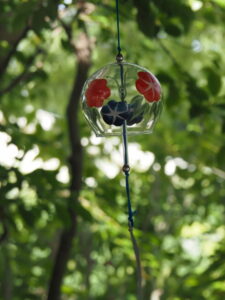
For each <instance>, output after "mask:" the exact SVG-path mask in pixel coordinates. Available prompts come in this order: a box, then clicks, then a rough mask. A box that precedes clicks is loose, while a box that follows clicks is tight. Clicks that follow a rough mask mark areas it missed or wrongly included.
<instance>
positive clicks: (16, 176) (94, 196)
mask: <svg viewBox="0 0 225 300" xmlns="http://www.w3.org/2000/svg"><path fill="white" fill-rule="evenodd" d="M119 2H120V12H121V16H120V17H121V39H122V50H123V54H124V56H125V59H126V61H128V62H131V63H136V64H139V65H141V66H143V67H145V68H147V69H149V70H150V71H151V72H153V73H154V74H155V75H156V76H157V77H158V79H159V80H160V82H161V84H162V88H163V94H164V110H163V113H162V115H161V118H160V120H159V122H158V124H157V126H156V127H155V130H154V133H153V134H151V135H144V136H136V137H131V138H130V139H129V151H130V165H131V167H132V172H131V176H130V181H131V187H132V191H131V193H132V202H133V206H134V208H136V209H137V211H138V214H137V216H136V217H135V227H136V229H135V235H136V237H137V241H138V244H139V247H140V252H141V259H142V268H143V279H144V280H143V290H144V300H201V299H204V300H209V299H210V300H222V299H225V246H224V245H225V223H224V222H225V218H224V206H225V185H224V180H225V170H224V167H225V155H224V153H225V76H224V69H225V61H224V24H225V2H224V0H201V1H200V0H182V1H181V0H151V1H150V0H142V1H138V0H133V1H132V0H121V1H119ZM0 6H1V9H0V164H1V166H0V247H1V251H0V278H1V279H0V287H1V290H0V299H2V300H32V299H37V300H40V299H48V300H58V299H62V300H78V299H79V300H119V299H124V300H135V299H136V281H137V278H136V273H135V257H134V253H133V249H132V244H131V241H130V239H129V232H128V230H127V214H126V212H127V208H126V197H125V189H124V176H123V174H122V172H121V166H122V147H121V139H120V138H118V137H112V138H96V137H95V136H94V135H93V133H92V132H91V130H90V128H89V127H88V124H87V123H86V121H85V120H84V117H83V115H82V112H81V106H80V98H79V97H80V91H81V88H82V86H83V83H84V81H85V80H86V78H87V77H88V76H89V75H91V74H92V73H93V72H94V71H96V70H97V69H98V68H100V67H102V66H103V65H105V64H107V63H110V62H114V60H115V55H116V19H115V1H113V0H101V1H97V0H96V1H94V0H93V1H72V0H64V1H59V0H52V1H50V0H29V1H28V0H10V1H7V0H1V1H0Z"/></svg>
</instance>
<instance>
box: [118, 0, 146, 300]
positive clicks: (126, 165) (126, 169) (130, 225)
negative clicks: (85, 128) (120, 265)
mask: <svg viewBox="0 0 225 300" xmlns="http://www.w3.org/2000/svg"><path fill="white" fill-rule="evenodd" d="M116 21H117V50H118V53H117V56H116V60H117V63H118V64H119V66H120V79H121V86H120V98H121V101H125V94H124V90H125V89H124V70H123V64H122V61H123V55H122V53H121V51H122V49H121V44H120V20H119V0H116ZM122 135H123V146H124V166H123V172H124V175H125V178H126V194H127V206H128V229H129V232H130V238H131V241H132V246H133V250H134V254H135V260H136V269H137V299H138V300H142V299H143V294H142V268H141V259H140V251H139V248H138V244H137V241H136V239H135V236H134V233H133V227H134V220H133V217H134V214H135V212H133V210H132V206H131V199H130V186H129V175H130V166H129V162H128V143H127V124H126V121H125V122H124V123H123V127H122Z"/></svg>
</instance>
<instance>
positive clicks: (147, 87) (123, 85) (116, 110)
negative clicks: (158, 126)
mask: <svg viewBox="0 0 225 300" xmlns="http://www.w3.org/2000/svg"><path fill="white" fill-rule="evenodd" d="M161 96H162V93H161V87H160V83H159V81H158V80H157V78H156V77H155V76H154V75H153V74H152V73H151V72H149V71H148V70H147V69H145V68H142V67H140V66H138V65H134V64H130V63H126V62H120V63H112V64H108V65H106V66H104V67H103V68H101V69H100V70H98V71H97V72H95V73H94V74H93V75H92V76H91V77H90V78H88V79H87V81H86V82H85V84H84V87H83V90H82V94H81V98H82V109H83V112H84V115H85V118H86V119H87V121H88V123H89V124H90V126H91V128H92V130H93V131H94V132H95V134H96V136H118V135H122V125H123V123H124V122H126V125H127V134H128V135H135V134H145V133H151V132H152V130H153V127H154V125H155V123H156V121H157V119H158V117H159V115H160V112H161V110H162V100H161Z"/></svg>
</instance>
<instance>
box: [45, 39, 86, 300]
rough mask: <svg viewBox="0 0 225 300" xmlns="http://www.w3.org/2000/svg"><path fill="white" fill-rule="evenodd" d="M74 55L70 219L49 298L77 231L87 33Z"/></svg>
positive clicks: (52, 296)
mask: <svg viewBox="0 0 225 300" xmlns="http://www.w3.org/2000/svg"><path fill="white" fill-rule="evenodd" d="M70 38H71V36H70ZM70 42H71V41H70ZM75 54H76V56H77V73H76V75H75V79H74V84H73V88H72V92H71V95H70V98H69V103H68V106H67V111H66V115H67V121H68V132H69V140H70V145H71V156H70V158H69V162H70V171H71V186H70V191H71V197H70V199H68V211H69V215H70V219H71V221H70V225H69V226H68V228H65V229H64V230H63V232H62V234H61V236H60V241H59V247H58V250H57V254H56V257H55V262H54V266H53V271H52V276H51V280H50V285H49V291H48V298H47V299H48V300H53V299H54V300H59V299H60V287H61V284H62V280H63V276H64V273H65V271H66V264H67V261H68V259H69V253H70V249H71V247H72V241H73V238H74V236H75V233H76V224H77V214H76V211H75V209H74V207H75V205H74V204H75V202H76V201H78V195H79V191H80V189H81V183H82V146H81V142H80V130H79V123H78V111H79V101H80V94H81V90H82V87H83V85H84V82H85V81H86V79H87V74H88V70H89V68H90V61H91V48H90V40H89V38H88V36H87V34H85V33H82V34H81V35H80V37H79V39H78V40H77V42H76V44H75Z"/></svg>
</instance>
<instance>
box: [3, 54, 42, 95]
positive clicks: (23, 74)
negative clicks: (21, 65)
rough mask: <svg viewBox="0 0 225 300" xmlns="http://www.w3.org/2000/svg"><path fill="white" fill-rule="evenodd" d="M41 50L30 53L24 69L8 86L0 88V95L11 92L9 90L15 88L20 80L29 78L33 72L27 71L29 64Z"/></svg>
mask: <svg viewBox="0 0 225 300" xmlns="http://www.w3.org/2000/svg"><path fill="white" fill-rule="evenodd" d="M42 52H43V50H42V49H37V51H36V52H35V54H34V55H32V56H31V57H30V58H29V60H28V61H27V64H26V66H25V69H24V71H23V72H21V73H20V74H19V75H18V76H16V77H15V78H14V79H13V80H12V81H11V82H10V83H9V85H8V86H6V87H5V88H3V89H2V90H0V96H2V95H4V94H7V93H9V92H11V90H12V89H13V88H15V87H16V86H17V85H18V84H19V83H20V82H21V81H25V80H27V79H28V78H30V77H31V76H32V75H33V74H34V72H28V71H29V68H30V66H31V65H32V64H33V62H34V60H35V58H36V57H37V55H38V54H40V53H42Z"/></svg>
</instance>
